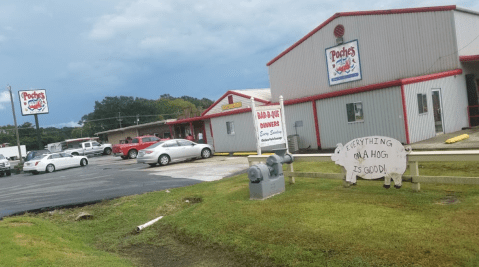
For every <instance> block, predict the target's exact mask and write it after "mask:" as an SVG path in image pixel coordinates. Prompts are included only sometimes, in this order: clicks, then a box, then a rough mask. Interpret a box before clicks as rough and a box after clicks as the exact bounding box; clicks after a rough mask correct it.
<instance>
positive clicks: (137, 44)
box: [0, 0, 479, 127]
mask: <svg viewBox="0 0 479 267" xmlns="http://www.w3.org/2000/svg"><path fill="white" fill-rule="evenodd" d="M451 4H456V5H458V6H461V7H464V8H468V9H472V10H476V11H479V1H477V0H469V1H454V0H452V1H443V0H435V1H422V0H417V1H392V0H381V1H372V0H363V1H350V0H346V1H332V0H317V1H311V0H309V1H308V0H262V1H257V0H250V1H243V0H238V1H220V0H195V1H193V0H190V1H186V0H162V1H159V0H82V1H64V0H48V1H47V0H31V1H27V0H16V1H10V0H6V1H1V2H0V59H1V64H0V114H1V115H0V125H7V124H10V125H13V116H12V110H11V105H10V97H9V94H8V91H6V86H7V85H10V86H11V87H12V92H13V95H14V105H15V106H16V114H17V121H18V123H19V124H22V123H23V122H26V121H28V122H32V123H34V118H33V116H21V113H20V110H19V101H18V91H19V90H29V89H39V88H41V89H46V90H47V97H48V102H49V109H50V113H49V114H47V115H40V116H39V121H40V126H42V127H45V126H53V125H54V126H57V127H61V126H65V125H74V124H76V122H78V121H79V120H80V119H81V117H82V116H83V115H85V114H87V113H89V112H92V111H93V106H94V102H95V101H101V100H102V99H103V98H104V97H105V96H120V95H123V96H135V97H143V98H148V99H157V98H158V97H159V96H160V95H162V94H170V95H172V96H175V97H179V96H183V95H189V96H193V97H197V98H203V97H206V98H209V99H211V100H216V99H217V98H219V97H220V96H221V95H223V94H224V93H225V92H226V91H227V90H230V89H249V88H269V86H270V85H269V80H268V69H267V67H266V63H267V62H268V61H270V60H271V59H273V58H274V57H275V56H277V55H278V54H279V53H281V52H282V51H283V50H285V49H286V48H288V47H289V46H290V45H292V44H293V43H294V42H296V41H297V40H299V39H300V38H301V37H303V36H304V35H306V34H307V33H308V32H310V31H311V30H313V29H314V28H315V27H316V26H318V25H319V24H321V23H322V22H323V21H325V20H326V19H328V18H329V17H331V16H332V15H333V14H334V13H336V12H345V11H359V10H377V9H393V8H408V7H422V6H437V5H451Z"/></svg>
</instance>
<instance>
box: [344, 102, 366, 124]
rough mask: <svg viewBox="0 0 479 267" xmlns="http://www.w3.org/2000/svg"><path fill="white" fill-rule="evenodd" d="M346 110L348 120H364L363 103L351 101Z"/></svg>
mask: <svg viewBox="0 0 479 267" xmlns="http://www.w3.org/2000/svg"><path fill="white" fill-rule="evenodd" d="M346 111H347V113H348V122H362V121H364V115H363V103H361V102H356V103H349V104H346Z"/></svg>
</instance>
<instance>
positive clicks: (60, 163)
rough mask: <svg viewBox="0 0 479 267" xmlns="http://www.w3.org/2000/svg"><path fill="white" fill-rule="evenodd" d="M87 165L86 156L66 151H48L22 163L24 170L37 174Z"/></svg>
mask: <svg viewBox="0 0 479 267" xmlns="http://www.w3.org/2000/svg"><path fill="white" fill-rule="evenodd" d="M86 165H88V158H87V157H86V156H73V155H70V154H68V153H50V154H43V155H39V156H36V157H34V158H33V159H32V160H30V161H27V162H25V164H24V165H23V171H24V172H31V173H33V174H38V173H40V172H54V171H55V170H60V169H66V168H71V167H79V166H86Z"/></svg>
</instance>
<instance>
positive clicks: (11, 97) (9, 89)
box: [7, 85, 26, 164]
mask: <svg viewBox="0 0 479 267" xmlns="http://www.w3.org/2000/svg"><path fill="white" fill-rule="evenodd" d="M7 88H8V91H9V92H10V101H11V102H12V113H13V122H14V123H15V133H16V134H17V147H18V157H19V158H20V164H23V157H22V150H21V149H20V137H19V135H18V126H17V117H16V116H15V106H14V105H13V96H12V87H11V86H10V85H9V86H7ZM25 156H26V155H25Z"/></svg>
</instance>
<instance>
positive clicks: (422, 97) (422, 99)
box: [417, 94, 427, 114]
mask: <svg viewBox="0 0 479 267" xmlns="http://www.w3.org/2000/svg"><path fill="white" fill-rule="evenodd" d="M417 107H418V110H419V114H424V113H427V98H426V94H417Z"/></svg>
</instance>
